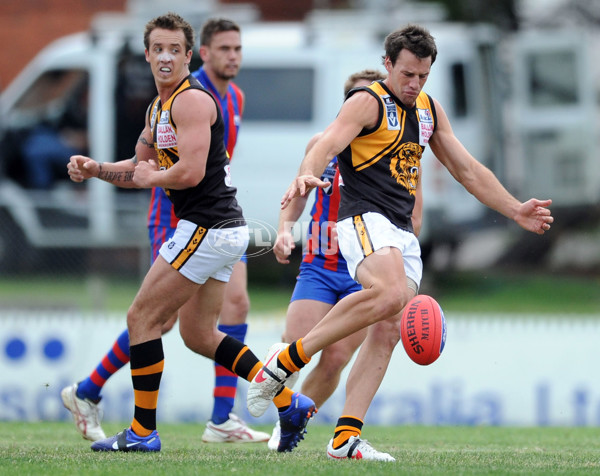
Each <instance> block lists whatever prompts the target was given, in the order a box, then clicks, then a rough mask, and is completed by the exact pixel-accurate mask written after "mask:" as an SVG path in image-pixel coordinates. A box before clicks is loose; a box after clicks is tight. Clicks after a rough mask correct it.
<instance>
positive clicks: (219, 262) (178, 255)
mask: <svg viewBox="0 0 600 476" xmlns="http://www.w3.org/2000/svg"><path fill="white" fill-rule="evenodd" d="M249 239H250V238H249V233H248V227H247V226H246V225H244V226H239V227H234V228H210V229H206V228H203V227H201V226H198V225H196V224H195V223H192V222H190V221H187V220H179V223H177V229H176V230H175V233H174V234H173V237H172V238H170V239H169V240H167V241H165V242H164V243H163V245H162V246H161V247H160V250H159V253H160V255H161V256H162V257H163V258H164V259H165V260H166V261H167V263H169V264H170V265H171V266H172V267H173V268H175V269H176V270H177V271H179V272H180V273H181V274H182V275H183V276H185V277H186V278H188V279H189V280H190V281H193V282H194V283H197V284H204V283H205V282H206V280H207V279H208V278H213V279H216V280H218V281H224V282H229V277H230V276H231V272H232V271H233V265H235V263H237V262H238V261H239V260H240V258H241V257H242V255H243V254H244V253H245V252H246V248H248V241H249Z"/></svg>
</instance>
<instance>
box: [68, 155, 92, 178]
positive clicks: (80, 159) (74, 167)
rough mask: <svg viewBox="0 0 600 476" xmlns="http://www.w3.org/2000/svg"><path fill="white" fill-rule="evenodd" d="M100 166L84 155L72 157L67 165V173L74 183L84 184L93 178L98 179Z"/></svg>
mask: <svg viewBox="0 0 600 476" xmlns="http://www.w3.org/2000/svg"><path fill="white" fill-rule="evenodd" d="M99 171H100V164H98V162H96V161H95V160H93V159H90V158H89V157H85V156H83V155H72V156H71V158H70V159H69V162H68V163H67V172H68V173H69V178H70V179H71V180H72V181H73V182H83V181H84V180H87V179H90V178H92V177H97V176H98V172H99Z"/></svg>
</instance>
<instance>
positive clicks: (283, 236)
mask: <svg viewBox="0 0 600 476" xmlns="http://www.w3.org/2000/svg"><path fill="white" fill-rule="evenodd" d="M295 247H296V242H295V241H294V237H293V236H292V234H291V233H290V232H289V231H284V232H281V233H277V239H276V240H275V246H273V253H275V258H276V259H277V261H278V262H279V263H281V264H289V262H290V260H289V259H288V258H289V256H290V254H291V253H292V250H293V249H294V248H295Z"/></svg>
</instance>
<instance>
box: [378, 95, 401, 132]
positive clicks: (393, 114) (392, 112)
mask: <svg viewBox="0 0 600 476" xmlns="http://www.w3.org/2000/svg"><path fill="white" fill-rule="evenodd" d="M381 99H383V104H384V106H385V118H386V120H387V128H388V131H399V130H400V120H399V119H398V110H397V109H396V103H395V102H394V100H393V99H392V98H391V97H390V95H389V94H386V95H384V96H381Z"/></svg>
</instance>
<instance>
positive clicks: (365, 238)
mask: <svg viewBox="0 0 600 476" xmlns="http://www.w3.org/2000/svg"><path fill="white" fill-rule="evenodd" d="M352 220H353V222H354V231H356V236H357V237H358V241H359V242H360V247H361V248H362V252H363V255H364V257H365V258H366V257H367V256H369V255H370V254H372V253H373V242H372V241H371V237H370V236H369V232H368V231H367V227H366V226H365V222H364V221H363V219H362V215H355V216H354V217H352Z"/></svg>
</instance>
